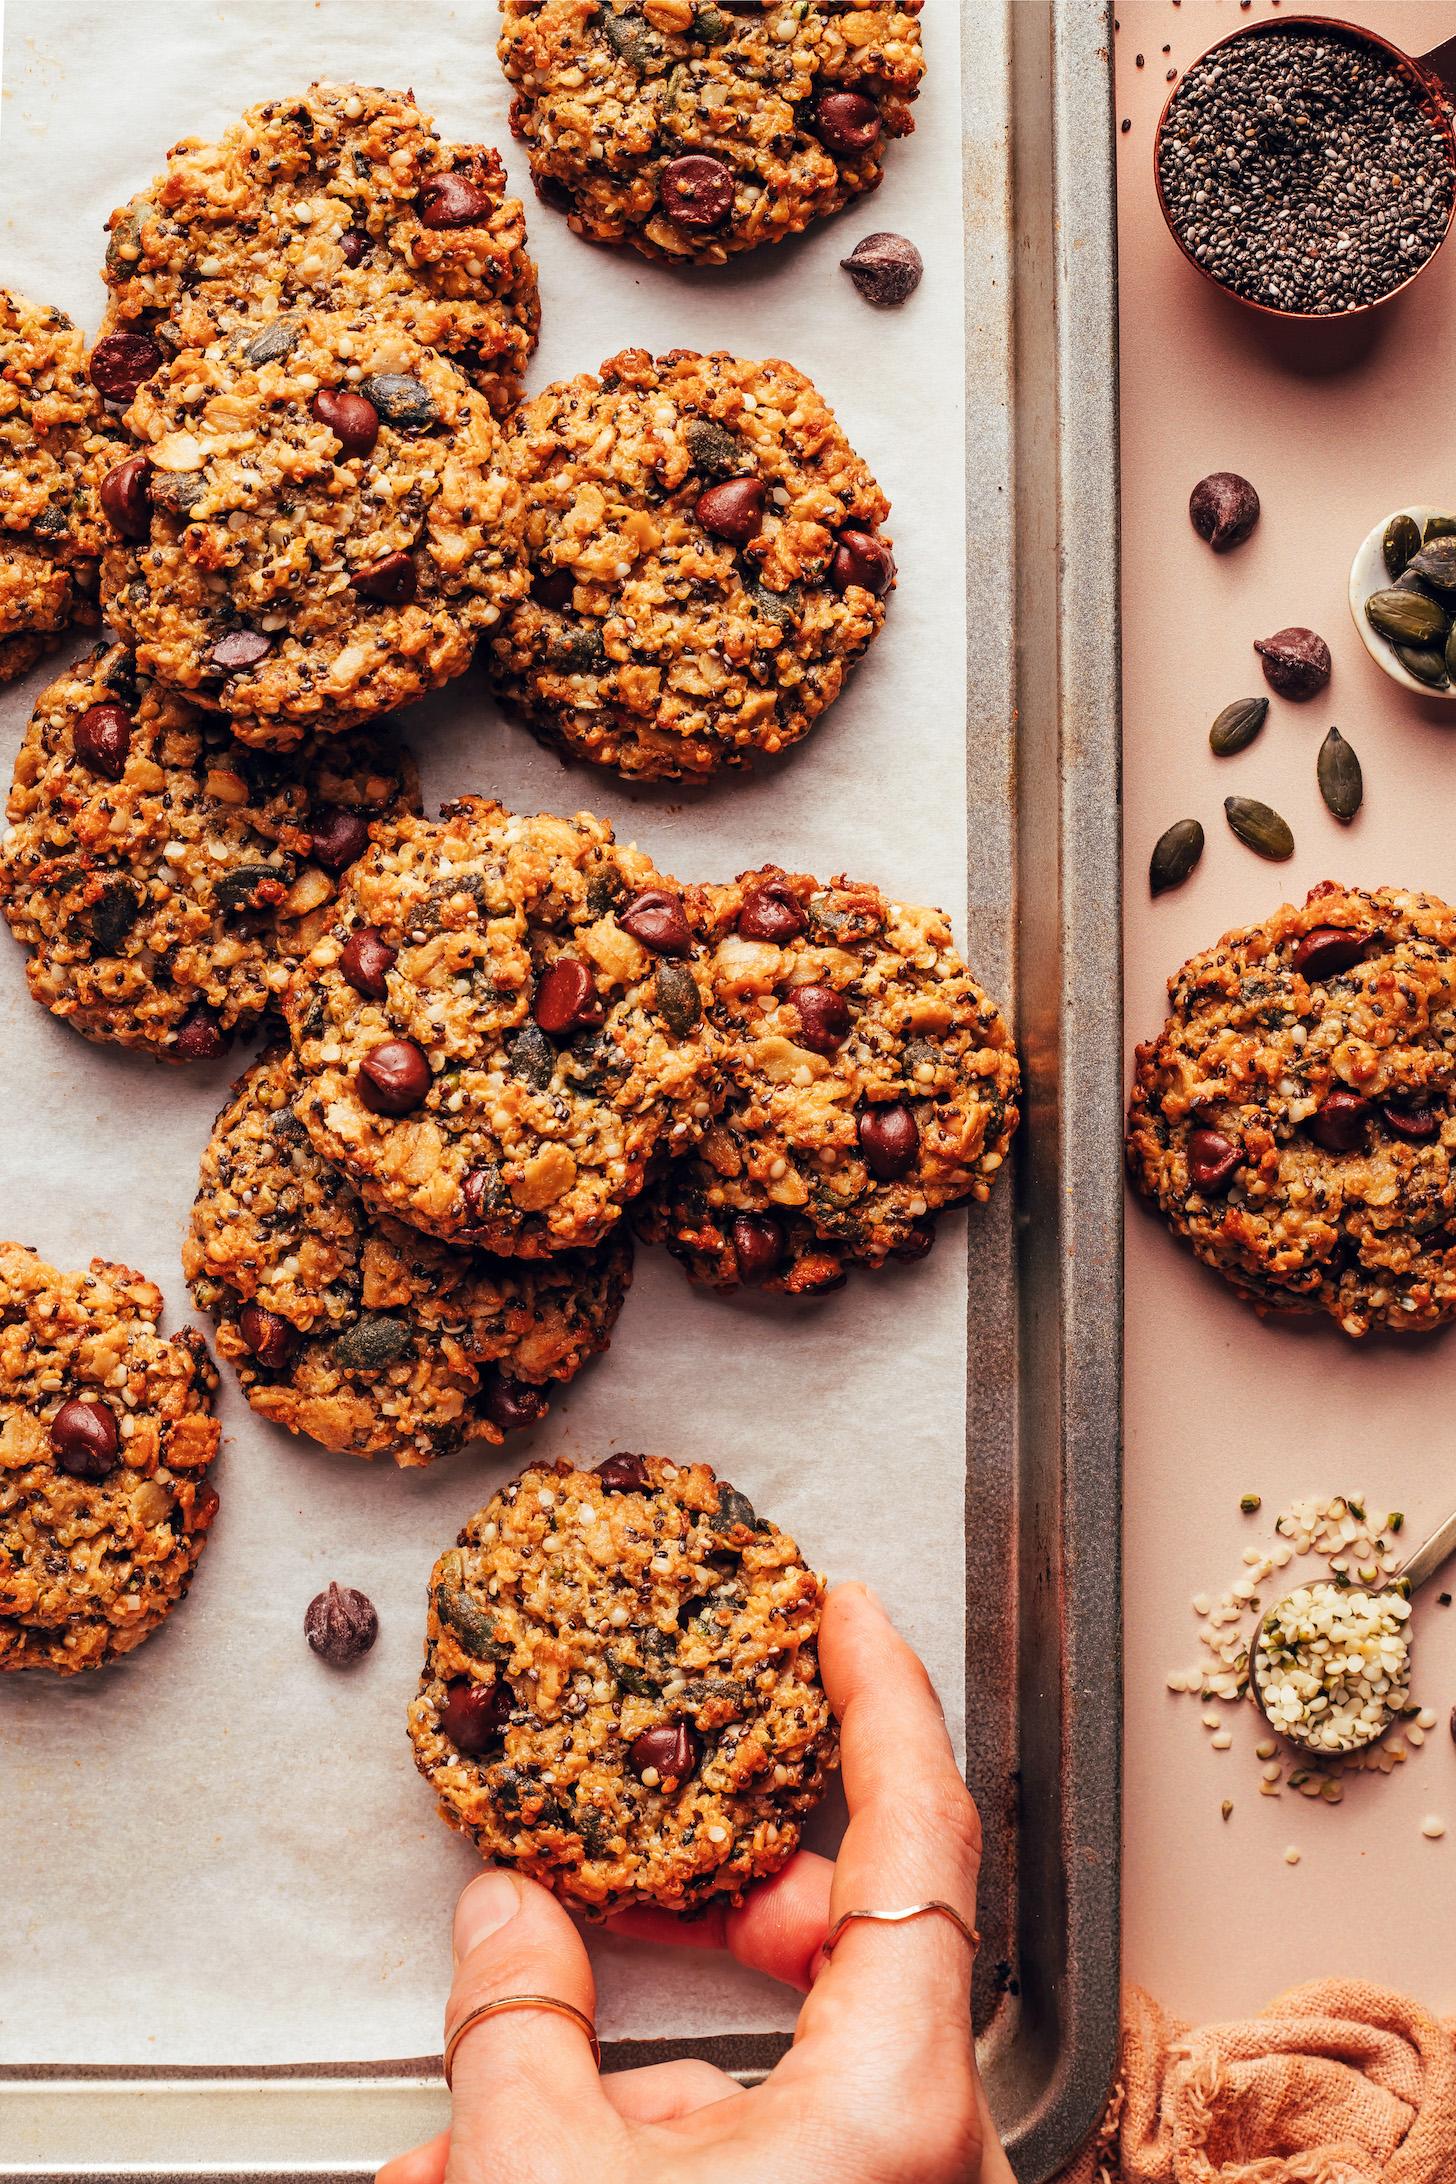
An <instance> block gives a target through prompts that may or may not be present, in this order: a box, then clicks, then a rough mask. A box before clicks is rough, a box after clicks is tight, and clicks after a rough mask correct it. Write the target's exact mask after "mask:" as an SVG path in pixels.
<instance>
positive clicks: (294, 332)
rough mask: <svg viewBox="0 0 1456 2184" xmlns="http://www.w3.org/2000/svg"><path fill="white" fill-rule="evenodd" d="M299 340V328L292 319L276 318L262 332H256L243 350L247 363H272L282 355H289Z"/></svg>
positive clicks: (244, 359)
mask: <svg viewBox="0 0 1456 2184" xmlns="http://www.w3.org/2000/svg"><path fill="white" fill-rule="evenodd" d="M297 341H298V328H297V327H296V326H295V325H294V324H293V321H292V320H291V319H286V318H280V319H274V321H273V323H272V325H271V326H265V327H264V328H263V331H262V333H261V334H254V336H253V338H252V340H251V341H250V342H249V343H248V345H247V347H246V348H245V349H244V351H243V361H244V363H246V364H272V363H274V362H276V360H277V359H278V358H279V357H280V356H287V355H288V354H289V353H290V351H291V350H292V349H293V348H294V347H295V345H296V344H297Z"/></svg>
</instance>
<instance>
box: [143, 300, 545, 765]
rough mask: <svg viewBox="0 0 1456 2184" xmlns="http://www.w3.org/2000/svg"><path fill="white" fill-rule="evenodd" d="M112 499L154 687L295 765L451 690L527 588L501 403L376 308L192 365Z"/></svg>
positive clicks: (208, 353)
mask: <svg viewBox="0 0 1456 2184" xmlns="http://www.w3.org/2000/svg"><path fill="white" fill-rule="evenodd" d="M124 421H125V424H126V426H127V429H128V431H129V433H130V435H131V439H132V441H133V443H134V445H135V449H136V452H135V453H133V454H131V455H129V456H128V457H127V459H126V460H125V461H124V462H122V463H119V464H117V465H115V466H114V467H113V468H112V469H111V470H110V471H109V472H108V473H107V475H106V477H105V479H104V480H103V482H102V485H101V488H100V495H101V502H102V506H103V508H104V509H105V512H106V515H107V518H108V521H109V524H110V529H111V534H112V535H111V539H110V542H109V544H108V547H107V551H106V555H105V559H104V562H103V566H102V593H103V602H104V605H105V609H106V613H107V616H108V619H109V620H110V621H111V622H113V623H114V625H115V626H116V628H117V629H118V631H119V632H120V633H121V634H122V635H123V636H124V637H126V638H128V639H129V641H130V642H131V643H132V644H133V645H134V646H135V648H136V654H137V662H138V665H139V666H140V668H141V670H142V672H143V673H144V674H149V675H155V676H156V677H157V678H158V680H159V681H162V682H165V683H169V684H170V685H171V686H172V687H173V688H174V689H178V690H181V691H184V692H185V693H186V694H187V695H188V696H189V697H190V698H191V699H192V700H193V702H194V703H195V704H198V705H204V706H207V707H210V708H213V709H216V710H218V711H220V712H224V713H226V714H228V715H229V717H230V718H231V720H232V723H233V729H234V732H235V733H236V734H237V735H238V736H239V737H241V738H242V740H243V741H244V742H247V743H256V744H261V745H265V746H271V747H274V748H278V749H286V748H287V747H288V746H290V745H291V744H294V743H296V742H298V741H299V739H300V737H301V736H302V735H303V734H304V733H305V732H306V731H307V730H310V729H312V730H315V731H317V732H318V733H321V734H323V733H329V734H336V733H338V732H339V731H340V730H341V729H345V728H351V727H354V726H356V725H357V724H358V723H359V722H360V721H362V720H366V719H368V718H369V717H371V716H372V715H374V714H378V713H383V712H387V711H389V710H390V709H391V708H392V707H394V706H397V705H403V704H406V703H407V702H408V701H409V700H411V699H413V698H417V697H420V696H422V695H423V694H424V693H425V692H426V691H429V690H433V689H435V688H437V687H438V686H439V685H440V684H441V683H444V682H448V681H449V680H450V678H451V677H452V676H454V675H458V674H460V673H461V672H462V671H463V670H464V668H466V667H467V666H468V665H469V663H470V658H471V654H472V652H473V650H474V647H475V643H476V639H477V638H478V637H479V635H480V633H481V632H482V631H483V630H486V629H488V628H490V627H491V625H492V624H493V623H494V622H496V621H498V620H499V618H500V615H501V613H502V612H503V611H504V610H506V609H507V608H509V607H510V606H512V605H513V604H514V603H515V601H516V600H517V599H518V598H519V597H520V596H521V594H522V593H523V592H524V590H525V583H526V579H525V574H524V572H523V570H522V569H521V567H520V563H519V539H518V531H519V515H518V509H519V496H518V494H517V492H516V489H515V487H514V485H513V484H512V483H511V481H510V479H509V477H508V476H507V474H506V470H505V466H504V462H503V459H502V450H501V441H500V435H499V432H498V430H497V427H496V423H495V420H494V418H493V417H492V415H491V413H490V409H489V406H488V404H487V403H486V402H485V400H484V398H483V397H482V396H481V395H479V394H477V393H476V392H475V390H474V389H473V388H472V387H471V385H470V383H469V381H468V380H467V379H466V378H465V377H464V376H463V374H462V373H461V372H459V371H458V370H457V369H456V368H455V366H454V365H453V364H450V363H448V362H446V361H445V359H444V358H442V357H441V356H439V355H438V354H437V353H436V352H435V351H433V350H431V349H427V348H425V347H423V346H422V345H421V343H420V342H419V341H417V340H416V339H415V337H414V336H413V335H411V334H409V333H407V332H405V331H404V330H403V329H401V328H399V327H397V326H394V325H392V324H391V323H390V322H389V321H388V320H386V319H383V318H378V317H375V316H374V315H373V314H372V313H370V312H368V311H356V312H353V313H349V312H340V313H333V314H331V313H328V312H316V311H305V312H299V313H297V314H294V315H291V316H288V317H284V318H280V319H275V320H273V321H271V322H270V323H269V324H267V325H265V326H263V327H261V328H260V329H256V330H253V331H251V332H250V331H248V330H246V329H244V330H243V331H241V332H238V333H234V334H229V335H227V336H226V337H225V338H223V339H221V340H219V341H216V342H213V343H212V344H211V345H210V346H209V347H208V348H207V349H204V350H196V349H189V350H184V351H183V352H182V353H181V354H180V355H178V356H176V357H174V358H173V359H172V360H171V362H170V363H168V364H165V365H164V366H163V367H162V368H161V370H160V371H158V372H157V373H156V374H155V375H154V376H153V377H152V378H151V379H149V380H148V381H147V382H146V383H145V385H143V386H142V387H141V389H140V390H139V391H138V393H137V396H136V399H135V400H134V401H133V403H132V404H131V407H130V408H129V409H128V410H127V411H126V413H125V420H124Z"/></svg>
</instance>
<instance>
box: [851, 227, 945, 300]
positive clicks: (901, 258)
mask: <svg viewBox="0 0 1456 2184" xmlns="http://www.w3.org/2000/svg"><path fill="white" fill-rule="evenodd" d="M839 262H840V264H841V265H842V266H843V267H844V270H845V272H846V273H847V274H848V275H849V277H850V279H851V280H852V281H853V282H854V285H855V287H856V288H857V289H858V290H859V292H860V294H861V295H862V296H863V297H864V300H865V302H866V303H873V304H875V305H876V306H878V308H879V309H880V310H893V309H894V308H895V306H896V305H897V304H901V303H904V302H905V301H906V300H907V299H908V298H909V297H911V296H913V295H914V293H915V291H916V289H917V288H918V287H919V286H920V277H921V275H922V274H923V273H924V271H925V260H924V259H923V258H922V257H921V255H920V253H919V251H918V250H917V249H916V248H915V245H914V244H913V243H912V242H911V241H910V239H909V237H908V236H905V235H893V234H890V233H889V232H888V231H886V232H883V233H880V234H876V235H866V236H865V237H864V238H863V239H862V240H861V241H860V242H857V243H856V244H855V246H854V248H853V250H852V251H851V252H850V254H849V256H848V257H847V258H841V259H840V261H839Z"/></svg>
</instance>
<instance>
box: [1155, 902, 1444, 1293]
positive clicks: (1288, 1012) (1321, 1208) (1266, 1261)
mask: <svg viewBox="0 0 1456 2184" xmlns="http://www.w3.org/2000/svg"><path fill="white" fill-rule="evenodd" d="M1168 1000H1169V1012H1168V1020H1167V1022H1166V1023H1165V1024H1164V1026H1163V1029H1162V1031H1161V1032H1160V1033H1159V1035H1158V1036H1157V1038H1156V1039H1151V1040H1149V1041H1148V1042H1147V1044H1146V1045H1144V1046H1140V1047H1139V1048H1138V1050H1137V1060H1136V1066H1135V1072H1134V1078H1133V1089H1132V1098H1131V1101H1130V1103H1129V1107H1128V1118H1127V1157H1128V1168H1129V1171H1130V1173H1131V1176H1132V1180H1133V1182H1134V1183H1135V1184H1136V1185H1137V1188H1138V1189H1139V1190H1140V1191H1141V1192H1142V1193H1143V1195H1144V1196H1145V1197H1146V1198H1148V1199H1150V1200H1151V1201H1152V1202H1153V1203H1154V1204H1155V1205H1156V1206H1157V1207H1158V1208H1159V1210H1160V1212H1161V1213H1162V1214H1163V1216H1164V1218H1165V1219H1166V1220H1167V1222H1168V1224H1169V1226H1170V1227H1171V1228H1172V1230H1173V1232H1174V1234H1175V1235H1179V1236H1182V1237H1184V1238H1185V1239H1186V1240H1187V1241H1188V1242H1189V1243H1191V1244H1192V1246H1193V1249H1194V1250H1195V1251H1196V1252H1197V1254H1198V1256H1199V1258H1200V1259H1202V1260H1204V1261H1205V1262H1206V1263H1207V1264H1208V1265H1209V1266H1213V1267H1216V1268H1217V1269H1218V1271H1219V1273H1220V1274H1222V1275H1223V1276H1224V1279H1225V1280H1226V1281H1228V1282H1229V1283H1230V1284H1231V1285H1232V1286H1233V1288H1234V1289H1235V1290H1236V1291H1237V1292H1238V1294H1239V1295H1240V1296H1241V1297H1243V1298H1245V1299H1246V1300H1247V1301H1248V1302H1249V1303H1251V1304H1253V1305H1254V1306H1255V1308H1256V1309H1257V1310H1259V1311H1261V1312H1267V1311H1321V1312H1328V1313H1329V1315H1330V1316H1331V1318H1332V1319H1334V1320H1335V1321H1336V1322H1337V1323H1338V1324H1339V1326H1340V1327H1342V1328H1343V1329H1344V1331H1345V1333H1346V1334H1347V1335H1363V1334H1366V1333H1368V1331H1369V1330H1370V1329H1371V1328H1372V1327H1381V1328H1385V1329H1389V1330H1393V1331H1395V1332H1398V1333H1404V1332H1410V1331H1415V1330H1420V1329H1424V1328H1429V1327H1435V1326H1438V1325H1440V1324H1441V1323H1442V1322H1443V1321H1445V1320H1448V1319H1450V1318H1451V1317H1452V1316H1453V1314H1456V1097H1453V1094H1456V1064H1453V1060H1452V1046H1453V1043H1456V911H1453V910H1452V909H1451V908H1450V907H1449V906H1448V905H1447V904H1446V903H1444V902H1441V901H1439V900H1438V899H1437V897H1436V896H1434V895H1425V894H1420V893H1417V892H1414V891H1411V890H1407V889H1405V888H1397V887H1380V888H1375V889H1373V890H1370V891H1366V890H1365V889H1363V888H1355V887H1341V886H1338V885H1337V884H1336V883H1334V882H1333V881H1325V882H1324V883H1323V884H1322V885H1321V886H1319V887H1316V888H1313V889H1312V890H1311V891H1310V894H1309V896H1308V897H1307V898H1306V900H1305V902H1304V903H1303V905H1302V906H1299V907H1296V906H1295V905H1294V904H1292V903H1285V904H1283V905H1282V906H1281V907H1280V908H1279V909H1278V910H1276V911H1275V912H1274V914H1273V916H1272V917H1269V918H1266V919H1264V920H1263V921H1262V922H1261V923H1259V924H1257V925H1248V926H1244V927H1242V928H1241V929H1239V930H1237V931H1235V932H1231V933H1226V934H1225V935H1224V936H1223V938H1222V940H1220V941H1217V942H1216V943H1215V944H1214V946H1213V947H1211V948H1208V949H1205V950H1204V951H1203V953H1202V954H1201V955H1196V956H1193V957H1191V958H1190V959H1189V961H1188V962H1187V963H1185V964H1184V965H1183V968H1182V969H1181V970H1180V971H1179V972H1178V973H1177V975H1176V977H1174V978H1173V979H1171V980H1170V982H1169V986H1168Z"/></svg>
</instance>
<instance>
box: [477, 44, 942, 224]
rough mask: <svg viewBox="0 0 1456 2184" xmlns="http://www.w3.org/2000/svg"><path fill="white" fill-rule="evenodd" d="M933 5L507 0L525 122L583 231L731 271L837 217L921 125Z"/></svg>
mask: <svg viewBox="0 0 1456 2184" xmlns="http://www.w3.org/2000/svg"><path fill="white" fill-rule="evenodd" d="M920 7H921V0H884V4H882V5H874V4H871V5H867V6H864V7H854V6H850V7H848V8H846V6H845V5H844V4H843V0H796V4H795V5H794V6H792V7H789V6H782V7H779V6H774V5H771V4H768V0H600V5H595V6H594V5H583V4H582V0H503V5H502V18H503V22H502V35H501V40H500V57H501V65H502V67H503V68H504V69H505V72H506V75H507V77H508V78H509V79H510V81H511V83H512V84H513V85H514V86H515V91H516V96H515V99H514V100H513V102H512V105H511V127H512V128H513V129H514V130H515V132H516V134H517V136H519V137H521V138H523V139H524V141H525V145H526V153H527V157H528V159H529V161H530V165H531V175H532V178H533V180H534V182H535V184H536V188H537V191H538V192H539V194H540V196H541V197H542V198H543V199H544V200H545V201H546V203H547V204H549V205H552V206H555V207H556V209H557V210H558V211H563V212H565V213H566V215H567V217H568V219H569V220H570V223H571V225H572V227H574V228H575V229H576V231H577V233H578V234H579V235H586V236H589V237H590V238H591V239H592V240H593V241H594V242H604V243H616V242H628V243H631V244H632V246H633V247H634V248H635V249H637V250H640V251H641V252H642V253H643V255H644V256H645V257H649V258H676V259H680V260H681V259H696V260H697V261H698V262H699V263H705V264H710V265H718V264H721V263H722V262H723V260H724V259H725V258H728V257H730V256H731V255H732V254H733V253H734V252H736V251H740V250H752V249H753V248H754V247H755V245H757V244H759V243H776V242H778V241H780V240H781V239H782V237H784V236H785V235H796V234H798V232H799V231H800V229H801V228H806V227H808V226H809V224H810V222H811V221H814V220H820V219H822V218H824V216H825V215H826V214H827V213H831V212H837V211H838V210H839V209H840V207H841V206H842V205H847V204H849V203H851V201H852V200H853V199H854V198H856V197H861V196H863V195H864V193H865V191H866V190H872V189H875V188H876V187H877V186H878V184H879V182H880V179H881V176H882V174H883V171H884V158H885V147H886V144H887V143H888V141H889V139H890V138H891V137H899V136H908V135H909V134H910V132H911V130H912V129H913V128H914V126H915V123H914V118H913V116H912V115H911V112H910V105H911V101H912V100H913V99H914V98H915V97H916V96H917V94H918V92H919V89H920V79H921V77H922V76H923V74H924V73H925V61H924V57H923V55H922V53H921V48H920V21H919V17H920Z"/></svg>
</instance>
